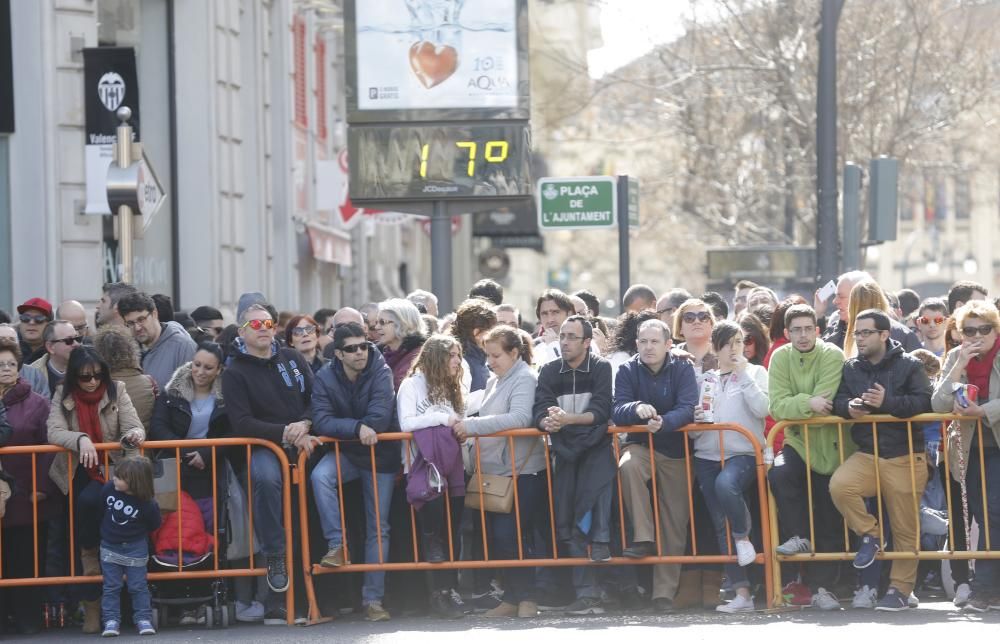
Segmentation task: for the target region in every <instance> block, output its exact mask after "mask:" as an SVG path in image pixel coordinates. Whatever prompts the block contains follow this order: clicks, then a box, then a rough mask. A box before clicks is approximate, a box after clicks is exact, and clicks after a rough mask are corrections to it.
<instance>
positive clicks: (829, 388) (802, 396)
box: [767, 340, 854, 475]
mask: <svg viewBox="0 0 1000 644" xmlns="http://www.w3.org/2000/svg"><path fill="white" fill-rule="evenodd" d="M843 367H844V352H843V351H841V350H840V348H839V347H837V346H836V345H834V344H830V343H829V342H824V341H822V340H816V345H815V346H814V347H813V349H812V351H807V352H806V353H803V352H801V351H799V350H798V349H796V348H795V345H793V344H786V345H785V346H783V347H781V348H780V349H778V350H777V351H775V352H774V354H773V355H772V356H771V366H770V368H769V369H768V372H767V375H768V395H769V396H770V398H771V416H773V417H774V420H776V421H782V420H804V419H807V418H812V417H813V416H817V414H816V412H814V411H813V410H812V408H810V407H809V399H810V398H812V397H813V396H820V395H822V396H826V397H827V398H828V399H830V400H832V399H833V396H834V394H836V393H837V388H838V387H839V386H840V379H841V376H842V373H843ZM803 431H808V432H809V465H810V467H811V468H812V470H813V471H814V472H816V473H818V474H824V475H829V474H833V471H834V470H835V469H837V466H838V465H839V464H840V449H841V448H840V436H841V435H842V434H843V437H844V445H843V451H844V454H843V456H844V459H845V460H846V459H847V457H848V456H850V455H851V453H852V452H853V451H854V441H852V440H851V437H850V434H849V432H848V431H847V429H846V428H845V429H844V430H843V432H841V431H840V430H838V428H837V426H836V425H810V426H809V429H808V430H803V428H802V426H800V425H792V426H789V427H787V428H786V429H785V444H784V447H783V449H784V448H788V449H792V450H794V451H795V452H796V453H797V454H798V455H799V456H801V457H802V460H803V461H804V460H806V444H805V438H804V437H803V435H802V433H803Z"/></svg>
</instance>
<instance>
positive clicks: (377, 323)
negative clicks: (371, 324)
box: [375, 318, 396, 326]
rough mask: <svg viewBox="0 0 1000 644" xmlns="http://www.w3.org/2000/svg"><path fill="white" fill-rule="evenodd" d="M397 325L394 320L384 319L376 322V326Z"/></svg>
mask: <svg viewBox="0 0 1000 644" xmlns="http://www.w3.org/2000/svg"><path fill="white" fill-rule="evenodd" d="M395 323H396V322H395V321H394V320H383V319H382V318H379V319H377V320H375V326H388V325H390V324H395Z"/></svg>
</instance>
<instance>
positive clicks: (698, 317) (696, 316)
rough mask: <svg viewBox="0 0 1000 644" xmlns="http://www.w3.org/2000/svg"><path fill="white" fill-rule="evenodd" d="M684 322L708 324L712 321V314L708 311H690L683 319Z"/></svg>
mask: <svg viewBox="0 0 1000 644" xmlns="http://www.w3.org/2000/svg"><path fill="white" fill-rule="evenodd" d="M681 319H682V320H684V321H685V322H687V323H689V324H691V323H694V322H695V321H698V322H708V321H710V320H711V319H712V314H711V313H709V312H708V311H688V312H687V313H685V314H684V315H683V316H682V317H681Z"/></svg>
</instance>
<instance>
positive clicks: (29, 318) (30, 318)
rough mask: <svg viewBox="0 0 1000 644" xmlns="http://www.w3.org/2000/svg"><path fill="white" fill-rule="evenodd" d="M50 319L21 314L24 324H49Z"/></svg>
mask: <svg viewBox="0 0 1000 644" xmlns="http://www.w3.org/2000/svg"><path fill="white" fill-rule="evenodd" d="M48 321H49V318H48V317H47V316H44V315H30V314H28V313H22V314H21V322H23V323H24V324H32V323H33V324H43V323H45V322H48Z"/></svg>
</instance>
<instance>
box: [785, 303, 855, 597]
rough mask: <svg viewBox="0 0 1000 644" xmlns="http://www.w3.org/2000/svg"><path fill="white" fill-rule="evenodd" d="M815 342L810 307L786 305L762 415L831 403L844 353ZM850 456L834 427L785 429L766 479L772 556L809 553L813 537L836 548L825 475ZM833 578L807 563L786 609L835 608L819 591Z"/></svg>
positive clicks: (789, 415) (820, 411) (838, 531)
mask: <svg viewBox="0 0 1000 644" xmlns="http://www.w3.org/2000/svg"><path fill="white" fill-rule="evenodd" d="M817 336H818V329H817V326H816V312H815V311H814V310H813V309H812V307H810V306H807V305H805V304H796V305H795V306H792V307H790V308H789V309H788V311H787V312H786V313H785V337H787V338H788V340H789V342H788V344H787V345H785V346H783V347H781V348H780V349H778V350H777V351H775V352H774V355H772V356H771V364H770V367H769V369H768V391H769V394H770V397H771V405H770V411H771V416H772V417H773V418H774V419H775V420H777V421H782V420H802V419H808V418H813V417H816V416H829V415H830V414H831V413H832V410H833V397H834V394H836V393H837V388H838V387H839V386H840V378H841V374H842V373H843V365H844V353H843V351H841V350H840V349H839V348H838V347H837V346H836V345H834V344H830V343H828V342H823V341H822V340H820V339H818V337H817ZM807 427H808V429H807ZM807 431H808V439H807V437H806V433H807ZM807 440H808V445H809V448H808V450H807V449H806V444H807ZM853 451H854V443H853V442H852V441H851V438H850V432H849V431H846V430H844V429H841V428H839V427H838V426H837V425H834V424H831V425H809V426H795V425H793V426H790V427H787V428H786V429H785V444H784V447H783V448H782V450H781V452H780V453H778V455H777V456H776V457H775V459H774V465H773V467H772V468H771V469H770V471H769V472H768V474H767V478H768V481H769V482H770V484H771V492H772V494H773V495H774V501H775V505H777V508H778V526H779V531H780V533H781V538H782V539H784V540H785V541H784V542H783V543H782V544H781V545H779V546H778V547H777V548H776V550H777V552H778V554H782V555H795V554H802V553H808V552H813V544H812V542H811V541H810V539H811V537H812V536H813V535H815V538H816V541H817V542H818V545H819V546H820V548H819V550H820V551H826V552H831V551H832V552H837V551H840V550H843V549H844V546H843V544H839V543H838V541H837V537H838V535H843V533H844V531H843V527H842V518H841V516H840V513H838V512H837V508H836V507H835V506H834V505H833V500H832V499H831V498H830V476H831V475H832V474H833V472H834V470H836V469H837V466H838V465H840V463H842V462H843V461H844V460H845V459H846V458H847V457H848V456H850V455H851V453H852V452H853ZM810 470H811V471H810ZM810 482H811V487H812V499H811V500H810V498H809V492H808V490H809V485H810ZM810 527H811V528H812V529H810ZM836 572H837V570H836V564H829V563H826V564H810V565H809V566H808V567H807V568H806V573H805V574H806V579H804V583H805V584H806V586H805V587H803V585H802V584H798V583H796V582H792V583H791V584H789V585H788V586H786V591H787V592H786V594H788V595H791V597H790V601H791V603H794V604H799V605H804V604H812V605H813V606H816V607H817V608H820V609H823V610H835V609H839V608H840V602H839V601H838V600H837V598H836V597H835V596H834V595H833V593H831V592H829V591H828V590H827V588H829V587H830V586H831V585H832V582H833V581H834V580H835V577H836ZM809 587H811V588H812V589H813V590H812V591H810V589H809Z"/></svg>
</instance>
